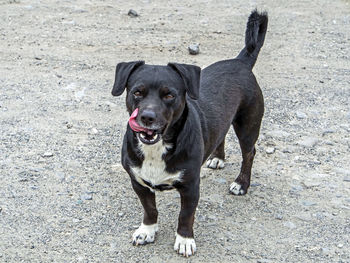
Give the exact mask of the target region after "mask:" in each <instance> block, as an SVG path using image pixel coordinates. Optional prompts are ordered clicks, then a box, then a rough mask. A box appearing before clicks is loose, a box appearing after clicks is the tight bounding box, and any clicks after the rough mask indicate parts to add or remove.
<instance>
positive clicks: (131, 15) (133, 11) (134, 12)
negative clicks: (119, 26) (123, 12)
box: [128, 9, 139, 17]
mask: <svg viewBox="0 0 350 263" xmlns="http://www.w3.org/2000/svg"><path fill="white" fill-rule="evenodd" d="M128 16H130V17H137V16H139V14H138V13H137V12H136V11H135V10H134V9H130V10H129V12H128Z"/></svg>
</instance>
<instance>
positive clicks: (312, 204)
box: [301, 200, 316, 206]
mask: <svg viewBox="0 0 350 263" xmlns="http://www.w3.org/2000/svg"><path fill="white" fill-rule="evenodd" d="M301 204H302V205H304V206H314V205H316V203H315V202H313V201H308V200H302V201H301Z"/></svg>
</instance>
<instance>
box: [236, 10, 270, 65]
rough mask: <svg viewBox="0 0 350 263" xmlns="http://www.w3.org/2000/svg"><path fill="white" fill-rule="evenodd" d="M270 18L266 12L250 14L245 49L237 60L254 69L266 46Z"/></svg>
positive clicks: (255, 11)
mask: <svg viewBox="0 0 350 263" xmlns="http://www.w3.org/2000/svg"><path fill="white" fill-rule="evenodd" d="M267 22H268V17H267V13H266V12H262V13H259V12H258V11H257V10H256V9H255V10H254V11H253V12H252V13H251V14H250V16H249V18H248V23H247V29H246V31H245V47H244V48H243V49H242V51H241V52H240V53H239V55H238V56H237V59H240V60H242V61H244V62H245V63H247V64H249V65H250V66H251V68H253V67H254V64H255V62H256V59H257V58H258V55H259V51H260V49H261V47H262V46H263V44H264V40H265V34H266V30H267Z"/></svg>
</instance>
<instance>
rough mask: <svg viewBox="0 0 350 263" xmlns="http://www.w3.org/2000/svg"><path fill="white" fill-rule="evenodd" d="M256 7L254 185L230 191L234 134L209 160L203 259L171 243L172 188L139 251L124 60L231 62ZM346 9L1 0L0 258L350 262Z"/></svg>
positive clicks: (200, 242) (316, 4)
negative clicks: (259, 14) (264, 25)
mask: <svg viewBox="0 0 350 263" xmlns="http://www.w3.org/2000/svg"><path fill="white" fill-rule="evenodd" d="M256 6H257V7H258V8H259V9H260V10H267V11H268V12H269V17H270V21H269V28H268V33H267V36H266V41H265V45H264V47H263V48H262V50H261V53H260V55H259V58H258V61H257V64H256V66H255V68H254V72H255V74H256V77H257V79H258V81H259V83H260V86H261V88H262V90H263V93H264V97H265V104H266V110H265V116H264V121H263V125H262V129H261V136H260V139H259V142H258V145H257V154H256V159H255V162H254V166H253V177H252V187H251V188H250V190H249V192H248V194H247V195H246V196H243V197H235V196H232V195H230V194H229V192H228V188H229V185H230V183H231V182H232V181H233V179H234V177H235V176H236V175H237V174H238V172H239V167H240V162H241V157H240V150H239V147H238V143H237V140H236V138H235V135H234V133H233V132H232V131H230V133H229V134H228V136H227V143H226V153H227V158H226V165H225V168H224V169H223V170H218V171H212V170H209V169H205V168H203V169H202V180H201V199H200V203H199V206H198V211H197V219H196V222H195V226H194V229H195V236H196V242H197V254H196V255H195V256H194V257H192V258H190V259H183V258H181V257H180V256H178V255H177V254H176V253H175V252H174V251H173V242H174V240H175V235H174V232H175V229H176V223H177V213H178V212H179V196H178V194H177V193H176V192H166V193H160V194H158V196H157V201H158V204H159V212H160V215H159V219H160V220H159V224H160V230H159V233H158V236H157V237H156V242H155V243H154V244H150V245H147V246H141V247H133V246H132V245H131V236H132V233H133V231H134V230H135V229H136V228H137V227H138V225H139V224H140V221H141V218H142V208H141V206H140V203H139V201H138V199H137V197H136V195H135V194H134V192H133V191H132V188H131V185H130V181H129V178H128V176H127V174H126V173H125V172H124V171H123V169H122V167H121V165H120V148H121V142H122V136H123V133H124V131H125V127H126V124H127V118H128V115H127V113H126V110H125V107H124V95H123V96H122V97H120V98H115V97H112V96H111V94H110V91H111V88H112V85H113V78H114V70H115V65H116V64H117V63H118V62H121V61H131V60H140V59H143V60H145V61H146V62H148V63H151V64H166V63H167V62H169V61H176V62H181V63H193V64H196V65H198V66H201V67H205V66H207V65H209V64H211V63H213V62H215V61H217V60H221V59H228V58H232V57H234V56H235V55H237V54H238V52H239V51H240V49H241V48H242V47H243V43H244V32H245V24H246V21H247V17H248V15H249V13H250V11H251V10H252V9H253V8H255V7H256ZM130 9H134V10H137V13H138V14H140V16H136V17H130V16H129V15H128V11H129V10H130ZM349 14H350V2H349V1H340V0H336V1H331V0H320V1H301V0H296V1H286V0H283V1H272V0H271V1H270V0H266V1H259V0H257V1H242V0H240V1H234V2H232V1H231V2H229V1H210V0H203V1H199V2H196V3H194V2H193V1H188V0H185V1H181V3H180V2H176V1H173V2H168V3H167V4H164V2H163V1H150V0H144V1H134V0H132V1H111V0H104V1H102V0H100V1H82V0H76V1H51V2H50V1H29V0H16V1H13V0H1V1H0V61H1V63H0V88H1V92H0V171H1V176H0V262H50V261H52V262H140V261H144V262H344V263H345V262H350V253H349V251H350V244H349V242H350V241H349V240H350V234H349V233H350V198H349V196H350V190H349V189H350V182H349V181H350V179H349V178H350V164H349V150H350V140H349V138H350V107H349V101H350V100H349V97H350V89H349V84H350V77H349V76H350V57H349V54H350V53H349V50H350V31H349V27H350V15H349ZM192 43H200V48H201V51H200V53H199V54H198V55H196V56H191V55H190V54H189V52H188V46H189V45H191V44H192Z"/></svg>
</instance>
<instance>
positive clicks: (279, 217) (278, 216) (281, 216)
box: [275, 214, 283, 220]
mask: <svg viewBox="0 0 350 263" xmlns="http://www.w3.org/2000/svg"><path fill="white" fill-rule="evenodd" d="M275 218H276V219H277V220H282V219H283V215H281V214H277V215H275Z"/></svg>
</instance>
